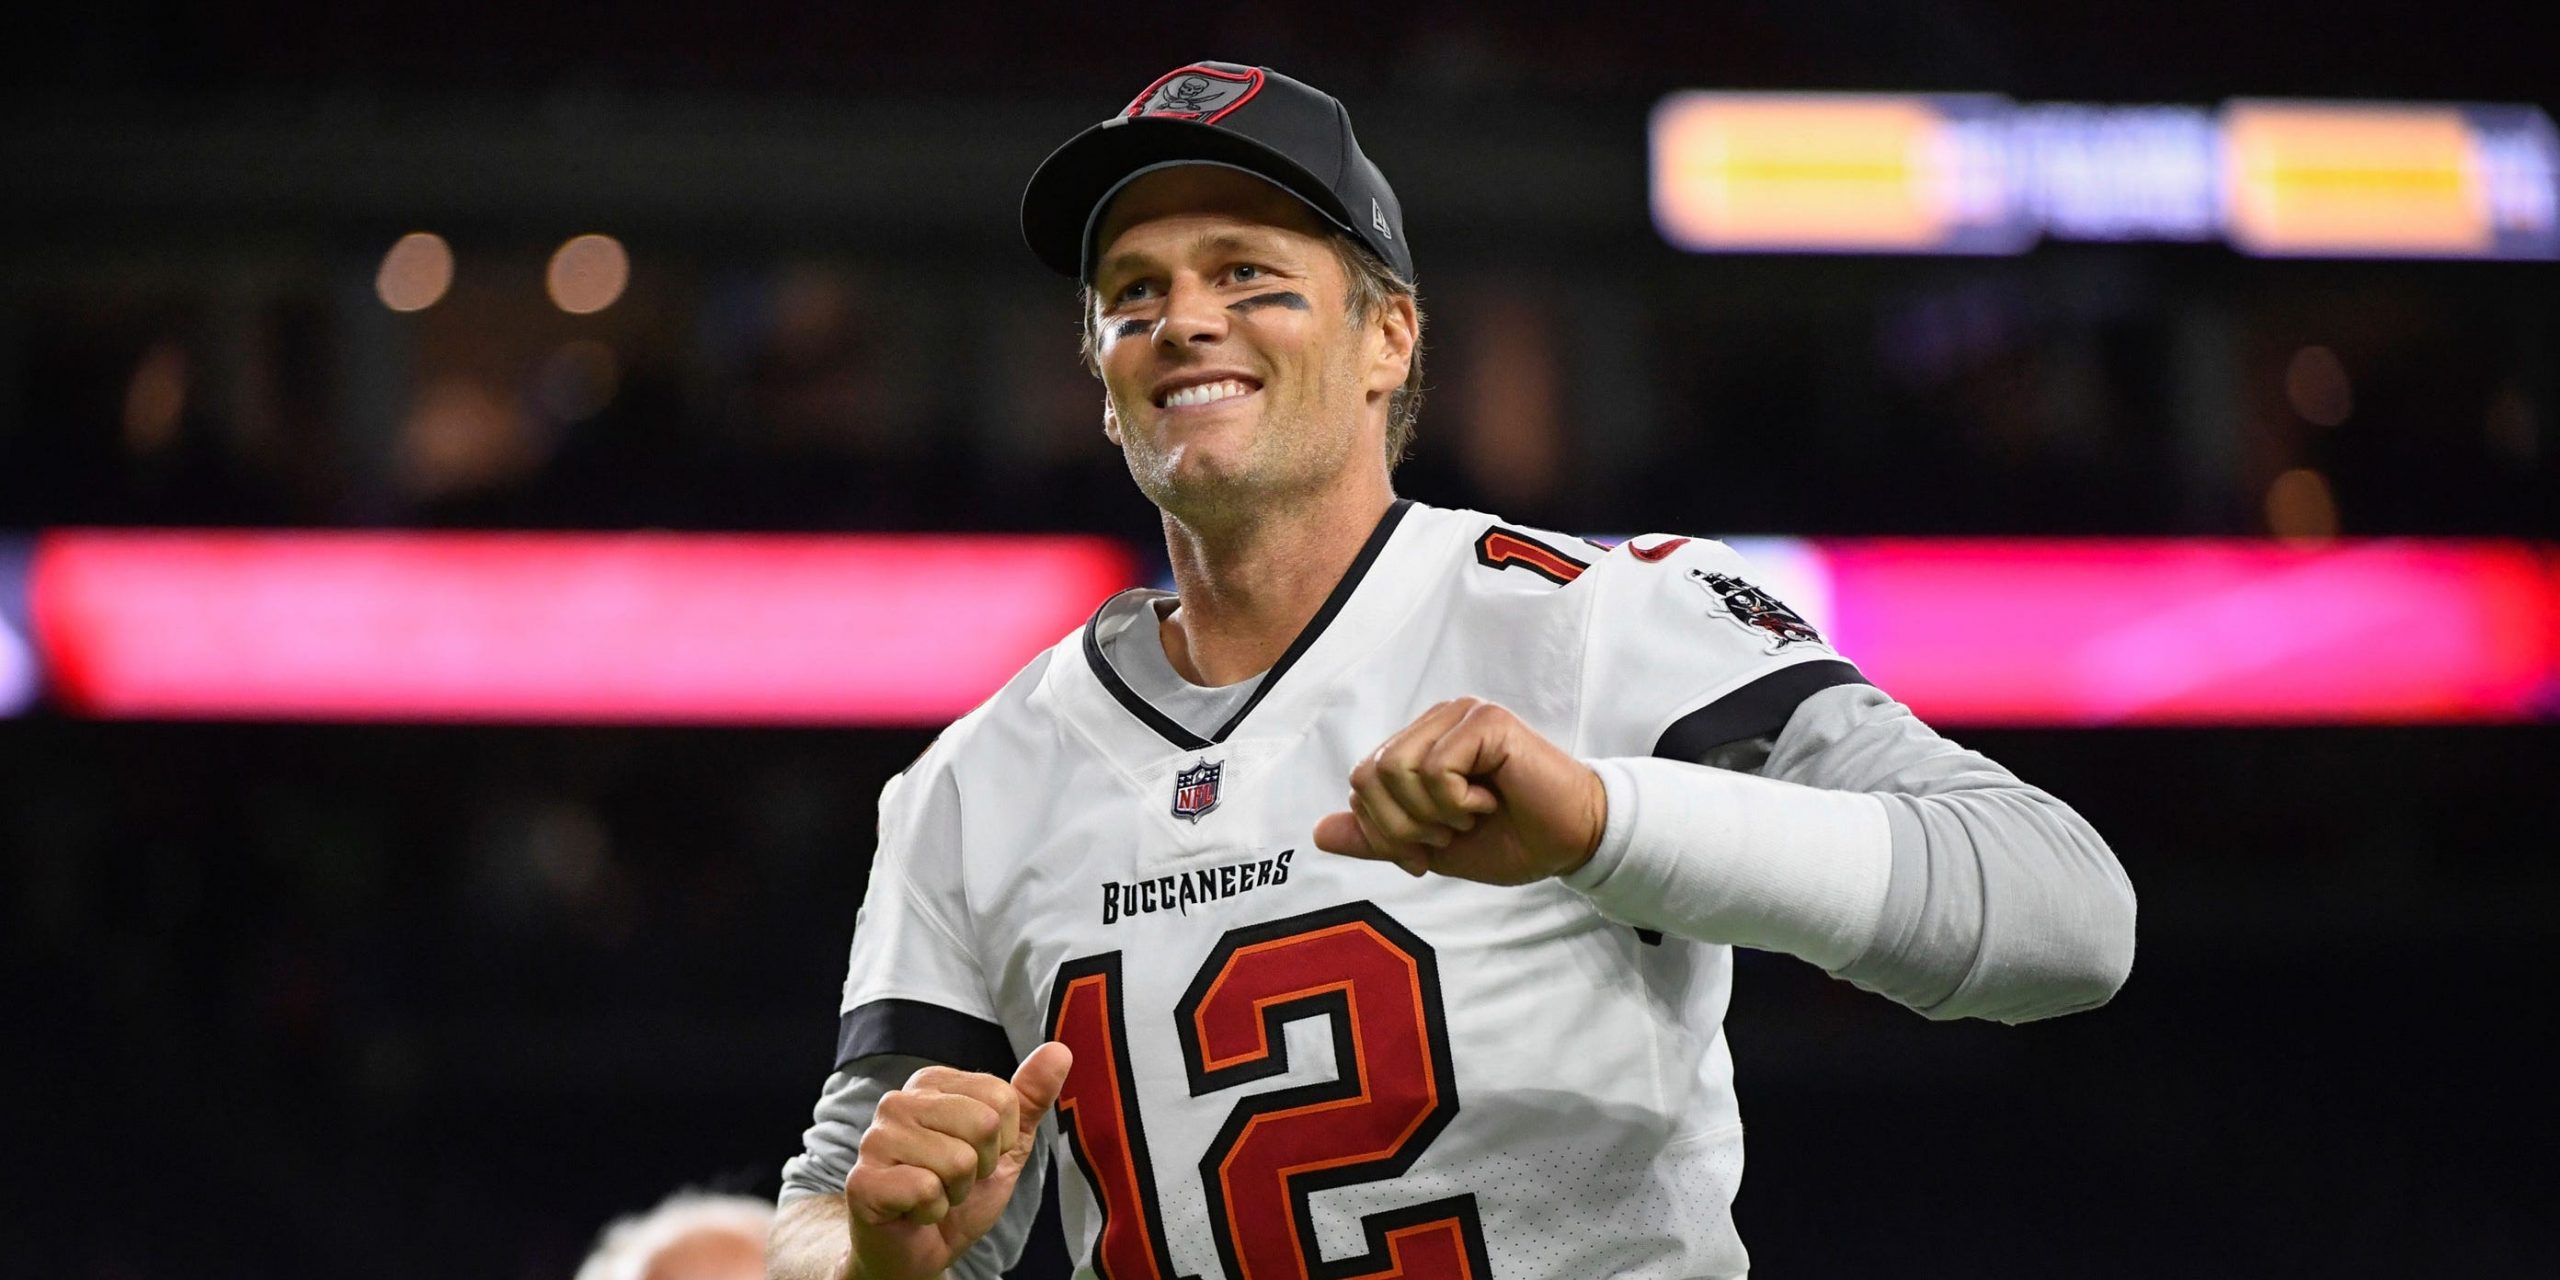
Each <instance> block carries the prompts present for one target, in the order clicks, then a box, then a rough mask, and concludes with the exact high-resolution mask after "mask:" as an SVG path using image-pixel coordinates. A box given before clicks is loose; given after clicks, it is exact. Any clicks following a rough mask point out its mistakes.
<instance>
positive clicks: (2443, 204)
mask: <svg viewBox="0 0 2560 1280" xmlns="http://www.w3.org/2000/svg"><path fill="white" fill-rule="evenodd" d="M2223 131H2224V133H2223V137H2224V141H2223V179H2224V199H2225V201H2226V202H2227V203H2228V206H2229V207H2228V209H2227V211H2226V217H2227V220H2228V222H2229V224H2230V228H2231V237H2232V240H2233V241H2234V242H2235V243H2237V244H2238V245H2239V246H2240V247H2241V248H2242V249H2245V250H2248V251H2249V252H2252V253H2270V254H2291V253H2302V254H2317V253H2409V254H2469V253H2482V252H2486V251H2488V250H2489V249H2490V248H2491V244H2492V240H2493V238H2494V234H2495V228H2494V227H2493V226H2492V225H2491V220H2490V217H2489V201H2488V195H2487V192H2486V190H2485V188H2484V184H2483V183H2482V181H2481V172H2480V164H2479V158H2478V156H2477V154H2476V149H2475V147H2474V145H2473V138H2472V133H2471V128H2470V126H2469V124H2468V123H2466V122H2465V121H2464V120H2463V117H2462V112H2461V111H2460V110H2459V109H2457V108H2454V107H2417V106H2381V105H2361V104H2359V105H2337V104H2321V103H2300V102H2234V103H2232V104H2231V105H2230V106H2228V107H2227V108H2225V109H2224V111H2223Z"/></svg>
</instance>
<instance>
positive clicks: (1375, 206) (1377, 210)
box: [1369, 196, 1396, 240]
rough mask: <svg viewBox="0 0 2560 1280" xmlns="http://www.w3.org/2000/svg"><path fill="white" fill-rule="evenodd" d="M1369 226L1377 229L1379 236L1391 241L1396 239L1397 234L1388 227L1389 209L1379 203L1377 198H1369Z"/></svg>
mask: <svg viewBox="0 0 2560 1280" xmlns="http://www.w3.org/2000/svg"><path fill="white" fill-rule="evenodd" d="M1369 225H1370V226H1373V227H1376V228H1377V229H1378V234H1379V235H1382V236H1385V237H1386V238H1388V239H1389V240H1393V239H1395V238H1396V233H1395V232H1394V231H1392V230H1389V229H1388V227H1387V208H1386V206H1385V205H1382V204H1379V203H1378V198H1377V197H1376V196H1371V197H1369Z"/></svg>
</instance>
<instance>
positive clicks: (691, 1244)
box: [577, 1191, 773, 1280]
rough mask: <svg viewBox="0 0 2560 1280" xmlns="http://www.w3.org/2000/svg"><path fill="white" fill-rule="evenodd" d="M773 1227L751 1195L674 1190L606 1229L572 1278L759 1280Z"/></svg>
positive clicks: (766, 1208) (766, 1209)
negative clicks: (767, 1233) (765, 1243)
mask: <svg viewBox="0 0 2560 1280" xmlns="http://www.w3.org/2000/svg"><path fill="white" fill-rule="evenodd" d="M772 1225H773V1206H772V1205H771V1204H768V1203H766V1202H765V1201H763V1200H759V1199H757V1198H755V1197H754V1196H739V1195H720V1194H715V1193H712V1192H705V1191H679V1192H677V1193H675V1194H674V1195H671V1196H668V1197H667V1198H666V1199H665V1200H663V1201H660V1202H659V1203H658V1206H657V1207H656V1208H654V1209H651V1210H649V1211H648V1212H647V1213H640V1214H633V1215H632V1216H630V1217H627V1218H619V1219H616V1220H615V1221H614V1222H612V1223H611V1224H609V1225H608V1226H606V1227H605V1229H604V1231H603V1232H602V1233H601V1234H599V1235H598V1236H597V1237H596V1247H595V1249H594V1251H593V1252H591V1253H589V1254H588V1255H587V1260H586V1261H585V1262H582V1263H580V1264H579V1265H578V1275H577V1280H763V1276H764V1239H765V1233H766V1232H767V1231H768V1230H770V1229H771V1227H772Z"/></svg>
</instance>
